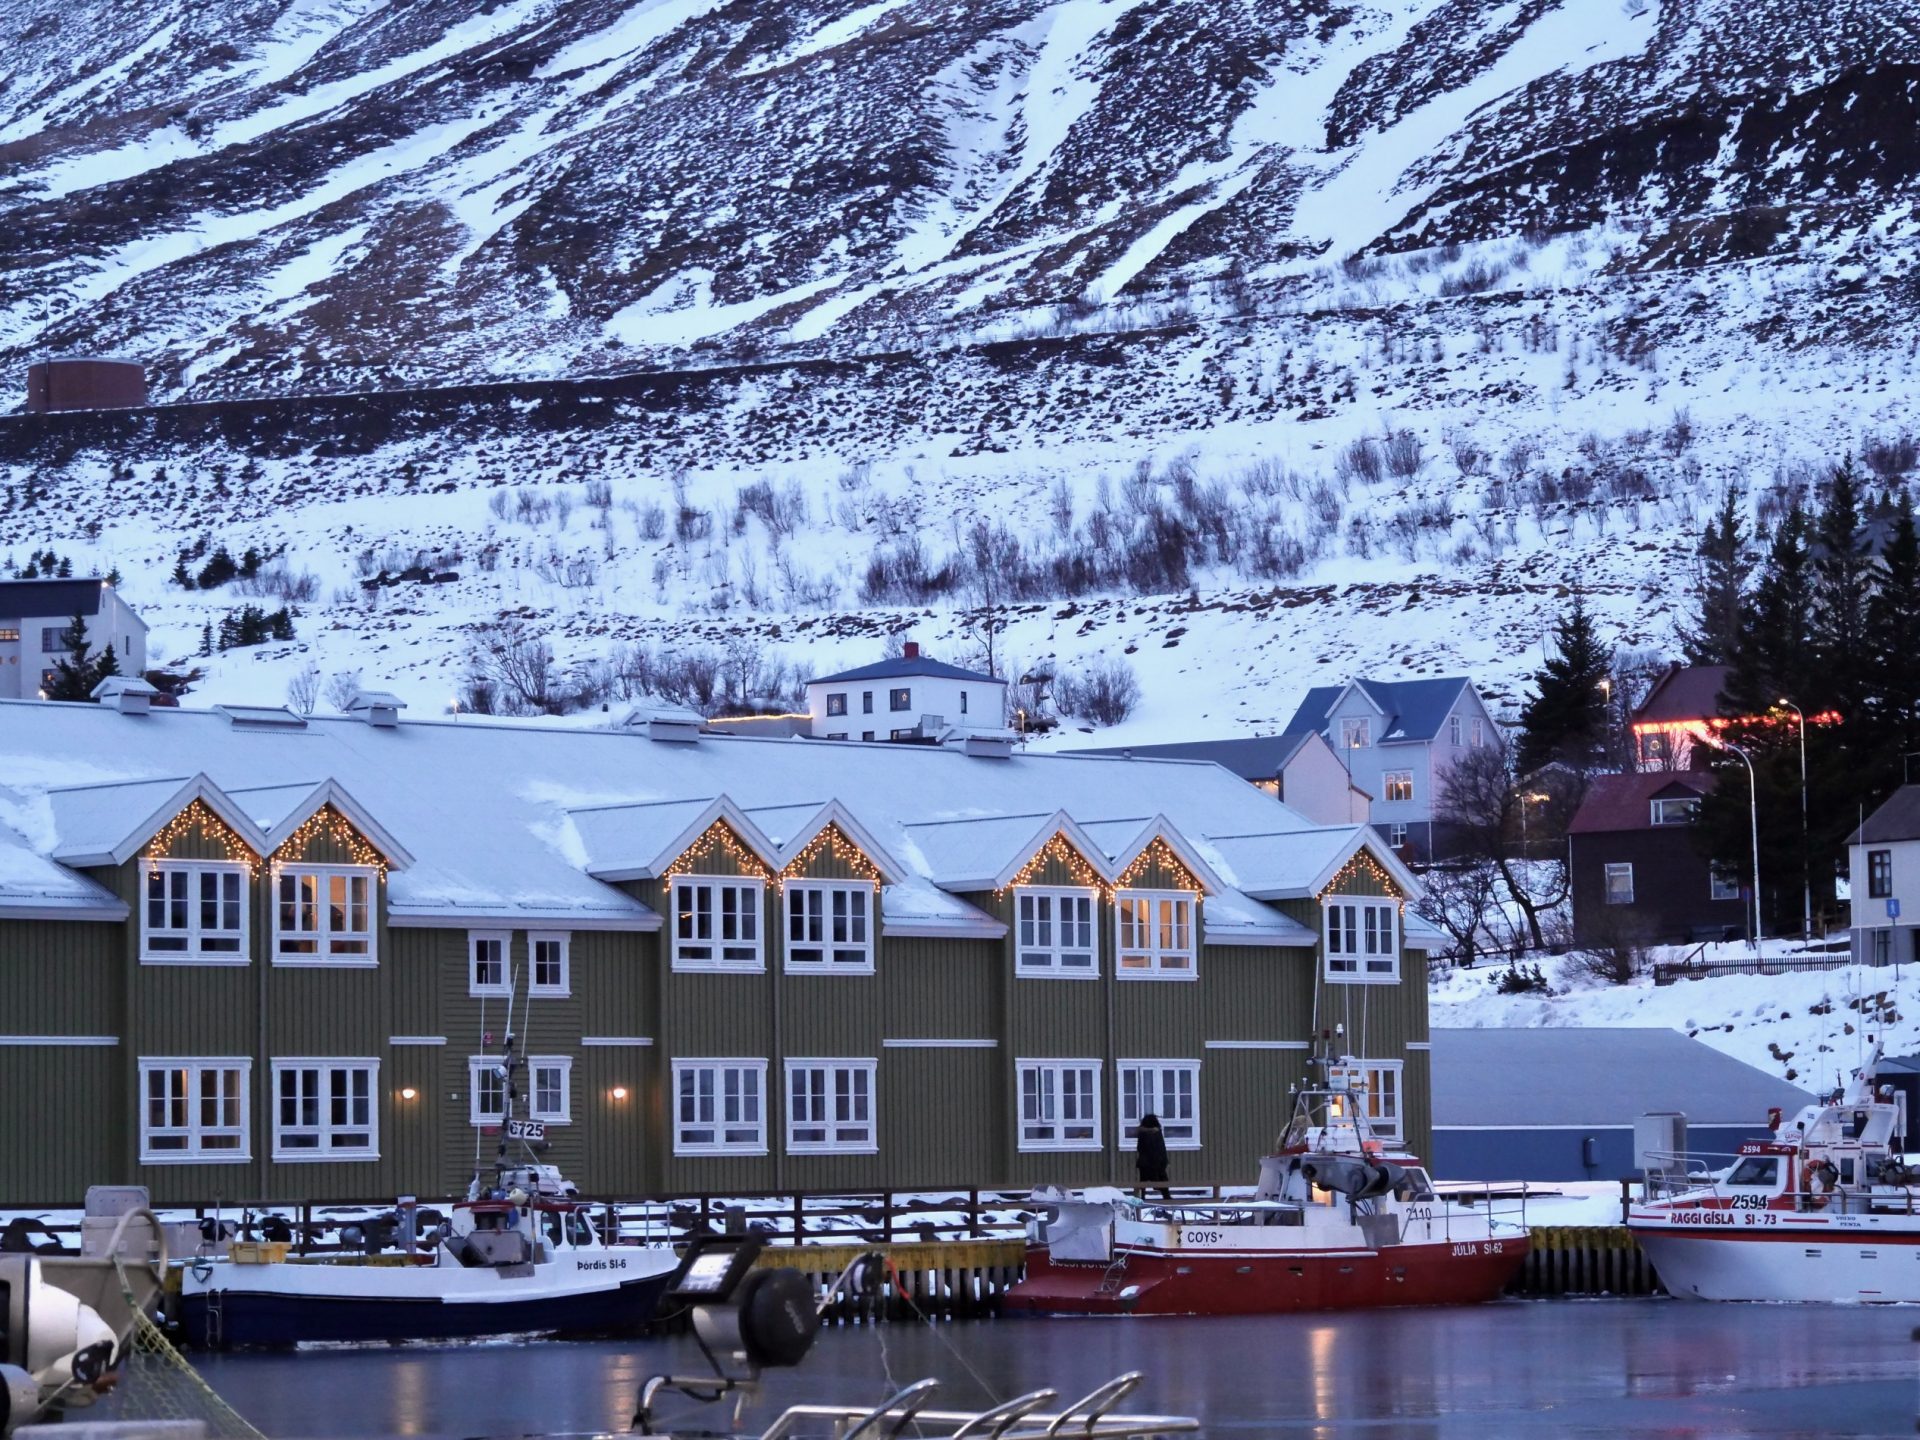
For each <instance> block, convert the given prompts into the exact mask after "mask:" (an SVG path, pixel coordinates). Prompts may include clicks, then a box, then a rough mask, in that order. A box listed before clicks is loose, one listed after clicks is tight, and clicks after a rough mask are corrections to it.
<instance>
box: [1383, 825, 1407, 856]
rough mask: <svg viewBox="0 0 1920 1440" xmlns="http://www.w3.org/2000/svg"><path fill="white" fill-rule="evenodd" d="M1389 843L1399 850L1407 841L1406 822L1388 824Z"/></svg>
mask: <svg viewBox="0 0 1920 1440" xmlns="http://www.w3.org/2000/svg"><path fill="white" fill-rule="evenodd" d="M1387 843H1388V844H1389V845H1391V846H1392V847H1393V848H1394V849H1396V850H1398V849H1399V848H1400V847H1401V846H1402V845H1404V844H1406V843H1407V827H1406V826H1405V825H1404V824H1400V825H1389V826H1387Z"/></svg>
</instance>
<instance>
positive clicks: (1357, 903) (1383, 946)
mask: <svg viewBox="0 0 1920 1440" xmlns="http://www.w3.org/2000/svg"><path fill="white" fill-rule="evenodd" d="M1325 913H1326V932H1325V938H1326V952H1327V979H1329V980H1349V981H1353V980H1359V981H1368V980H1372V981H1392V980H1398V979H1399V978H1400V945H1399V934H1398V931H1399V928H1400V905H1399V902H1398V901H1394V900H1365V899H1359V898H1356V897H1354V896H1350V895H1338V896H1334V897H1333V898H1331V899H1329V900H1327V901H1326V905H1325Z"/></svg>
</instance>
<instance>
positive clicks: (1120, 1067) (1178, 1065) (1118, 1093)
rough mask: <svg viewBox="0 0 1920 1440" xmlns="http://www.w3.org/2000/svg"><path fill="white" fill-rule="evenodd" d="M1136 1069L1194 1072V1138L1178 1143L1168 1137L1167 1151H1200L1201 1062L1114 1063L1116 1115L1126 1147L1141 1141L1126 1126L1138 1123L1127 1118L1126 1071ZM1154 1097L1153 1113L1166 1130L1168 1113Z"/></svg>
mask: <svg viewBox="0 0 1920 1440" xmlns="http://www.w3.org/2000/svg"><path fill="white" fill-rule="evenodd" d="M1136 1069H1154V1070H1189V1071H1192V1072H1193V1138H1192V1139H1189V1140H1175V1139H1172V1138H1170V1137H1169V1138H1168V1139H1167V1149H1169V1150H1198V1149H1199V1148H1200V1116H1201V1101H1200V1062H1199V1061H1198V1060H1143V1059H1132V1060H1117V1061H1115V1062H1114V1067H1113V1070H1114V1074H1113V1085H1114V1099H1115V1106H1114V1112H1115V1114H1116V1115H1117V1116H1118V1122H1117V1123H1118V1124H1119V1126H1120V1143H1121V1144H1122V1145H1123V1146H1124V1145H1131V1144H1133V1143H1134V1141H1135V1140H1136V1139H1137V1138H1138V1137H1137V1136H1135V1135H1129V1134H1127V1126H1128V1125H1129V1124H1130V1123H1135V1122H1130V1121H1129V1120H1128V1119H1127V1085H1126V1072H1127V1071H1129V1070H1136ZM1154 1098H1155V1105H1154V1108H1153V1111H1152V1112H1151V1113H1153V1114H1156V1115H1158V1116H1160V1119H1161V1124H1162V1127H1163V1130H1164V1126H1165V1122H1166V1111H1165V1109H1164V1107H1163V1105H1162V1103H1161V1102H1160V1100H1159V1097H1158V1096H1157V1095H1156V1096H1155V1097H1154ZM1142 1113H1147V1112H1142Z"/></svg>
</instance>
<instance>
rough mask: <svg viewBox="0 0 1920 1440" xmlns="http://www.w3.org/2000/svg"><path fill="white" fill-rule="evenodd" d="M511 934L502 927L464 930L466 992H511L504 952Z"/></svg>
mask: <svg viewBox="0 0 1920 1440" xmlns="http://www.w3.org/2000/svg"><path fill="white" fill-rule="evenodd" d="M512 941H513V936H512V935H510V934H509V933H508V932H507V931H505V930H469V931H468V932H467V994H469V995H512V994H513V989H512V981H511V978H510V977H509V975H508V973H507V952H508V947H509V946H510V945H511V944H512Z"/></svg>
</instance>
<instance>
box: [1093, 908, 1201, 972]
mask: <svg viewBox="0 0 1920 1440" xmlns="http://www.w3.org/2000/svg"><path fill="white" fill-rule="evenodd" d="M1113 908H1114V914H1115V916H1116V917H1117V920H1118V924H1119V936H1118V940H1119V945H1118V948H1117V949H1116V950H1115V951H1114V955H1115V957H1116V958H1115V973H1116V974H1118V975H1119V976H1121V977H1122V978H1123V979H1124V978H1127V977H1130V976H1131V977H1139V978H1158V979H1162V980H1191V979H1192V978H1193V975H1194V968H1193V953H1194V951H1193V941H1194V935H1193V896H1192V895H1190V894H1188V893H1187V892H1186V891H1184V890H1181V891H1166V890H1120V891H1116V892H1115V894H1114V897H1113Z"/></svg>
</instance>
